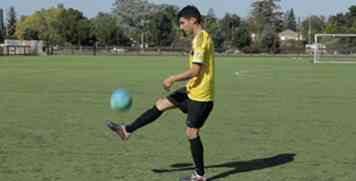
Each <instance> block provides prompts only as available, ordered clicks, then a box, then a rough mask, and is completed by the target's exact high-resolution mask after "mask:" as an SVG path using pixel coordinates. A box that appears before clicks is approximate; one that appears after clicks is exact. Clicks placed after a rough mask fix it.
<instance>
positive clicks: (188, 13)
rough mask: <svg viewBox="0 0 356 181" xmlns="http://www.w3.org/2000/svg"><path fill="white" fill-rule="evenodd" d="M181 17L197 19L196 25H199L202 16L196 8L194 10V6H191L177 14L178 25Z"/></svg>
mask: <svg viewBox="0 0 356 181" xmlns="http://www.w3.org/2000/svg"><path fill="white" fill-rule="evenodd" d="M181 17H183V18H195V19H197V23H198V24H201V22H202V16H201V14H200V12H199V10H198V8H196V7H195V6H191V5H188V6H186V7H184V8H183V9H182V10H180V11H179V12H178V23H179V19H180V18H181Z"/></svg>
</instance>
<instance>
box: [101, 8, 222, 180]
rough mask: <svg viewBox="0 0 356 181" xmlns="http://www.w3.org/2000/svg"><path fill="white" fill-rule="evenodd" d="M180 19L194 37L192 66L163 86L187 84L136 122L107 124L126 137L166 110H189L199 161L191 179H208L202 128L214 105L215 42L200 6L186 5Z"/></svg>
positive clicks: (193, 146)
mask: <svg viewBox="0 0 356 181" xmlns="http://www.w3.org/2000/svg"><path fill="white" fill-rule="evenodd" d="M178 22H179V27H180V29H181V30H183V31H184V32H185V33H186V34H191V35H193V37H194V38H193V40H192V51H191V53H190V55H189V65H190V68H189V69H188V70H186V71H184V72H183V73H180V74H176V75H172V76H169V77H168V78H166V79H165V80H164V81H163V88H164V89H166V90H167V91H169V89H170V88H171V87H172V85H173V84H174V83H175V82H177V81H185V80H189V81H188V83H187V85H186V86H185V87H183V88H180V89H178V90H176V91H175V92H173V93H172V94H170V95H169V96H167V97H166V98H160V99H159V100H158V101H157V102H156V104H155V106H153V108H151V109H149V110H147V111H146V112H145V113H143V114H142V115H141V116H140V117H138V118H137V119H136V120H135V121H134V122H133V123H131V124H126V125H119V124H116V123H114V122H112V121H108V122H107V126H108V127H109V128H110V129H111V130H112V131H114V132H115V133H117V134H118V135H119V136H120V138H121V139H122V140H124V141H126V140H128V138H129V136H130V135H131V134H132V133H133V132H134V131H136V130H137V129H139V128H142V127H144V126H145V125H147V124H149V123H152V122H153V121H155V120H156V119H158V118H159V117H160V116H161V115H162V113H163V112H165V111H167V110H170V109H173V108H179V109H180V110H181V111H182V112H183V113H186V114H187V120H186V125H187V128H186V135H187V137H188V139H189V142H190V147H191V153H192V157H193V161H194V164H195V171H194V173H193V175H192V176H191V177H190V180H192V181H205V180H206V177H204V174H205V172H204V159H203V158H204V157H203V144H202V142H201V138H200V136H199V132H200V129H201V128H202V126H203V125H204V123H205V121H206V119H207V118H208V116H209V114H210V112H211V110H212V109H213V105H214V103H213V100H214V72H215V70H214V43H213V41H212V39H211V37H210V35H209V34H208V33H207V32H206V31H205V30H204V29H203V27H202V25H201V23H202V17H201V14H200V12H199V10H198V9H197V8H196V7H194V6H186V7H184V8H183V9H182V10H181V11H180V12H179V13H178Z"/></svg>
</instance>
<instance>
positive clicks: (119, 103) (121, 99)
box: [110, 89, 132, 111]
mask: <svg viewBox="0 0 356 181" xmlns="http://www.w3.org/2000/svg"><path fill="white" fill-rule="evenodd" d="M131 105H132V99H131V97H130V95H129V93H128V92H127V91H126V90H124V89H117V90H114V92H113V93H112V95H111V101H110V106H111V109H112V110H113V111H128V110H129V109H130V108H131Z"/></svg>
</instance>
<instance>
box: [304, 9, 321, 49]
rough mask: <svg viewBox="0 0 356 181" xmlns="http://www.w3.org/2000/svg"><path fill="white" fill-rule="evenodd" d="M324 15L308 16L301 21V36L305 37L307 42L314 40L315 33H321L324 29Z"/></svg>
mask: <svg viewBox="0 0 356 181" xmlns="http://www.w3.org/2000/svg"><path fill="white" fill-rule="evenodd" d="M325 25H326V23H325V17H323V16H310V17H308V18H306V19H305V20H304V21H303V22H302V27H303V28H302V29H303V31H302V34H303V37H307V41H308V42H309V43H312V42H314V35H315V34H316V33H323V32H324V30H325Z"/></svg>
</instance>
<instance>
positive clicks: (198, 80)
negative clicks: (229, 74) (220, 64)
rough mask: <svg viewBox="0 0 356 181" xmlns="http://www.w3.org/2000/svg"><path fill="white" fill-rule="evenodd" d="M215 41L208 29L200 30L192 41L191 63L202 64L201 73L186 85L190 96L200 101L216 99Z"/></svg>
mask: <svg viewBox="0 0 356 181" xmlns="http://www.w3.org/2000/svg"><path fill="white" fill-rule="evenodd" d="M214 59H215V57H214V43H213V40H212V39H211V37H210V35H209V34H208V33H207V32H206V31H204V30H203V31H201V32H199V33H198V34H197V35H196V36H195V37H194V38H193V41H192V52H191V53H190V55H189V65H190V67H192V65H193V64H195V63H196V64H201V65H202V67H201V68H202V70H201V71H200V74H199V75H198V76H196V77H193V78H192V79H190V80H189V82H188V83H187V85H186V88H187V93H188V97H189V98H190V99H191V100H194V101H199V102H209V101H213V100H214V72H215V68H214V64H215V62H214Z"/></svg>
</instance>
